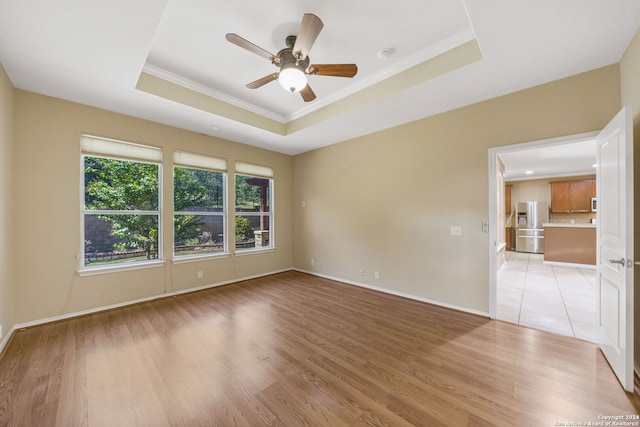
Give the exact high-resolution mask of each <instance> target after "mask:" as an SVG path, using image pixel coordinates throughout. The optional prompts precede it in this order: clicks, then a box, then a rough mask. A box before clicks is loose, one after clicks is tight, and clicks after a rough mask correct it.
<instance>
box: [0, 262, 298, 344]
mask: <svg viewBox="0 0 640 427" xmlns="http://www.w3.org/2000/svg"><path fill="white" fill-rule="evenodd" d="M291 270H293V269H292V268H285V269H282V270H276V271H270V272H268V273H262V274H256V275H253V276H247V277H239V278H236V279H231V280H225V281H223V282H216V283H212V284H209V285H203V286H198V287H195V288H188V289H181V290H179V291H173V292H167V293H164V294H158V295H152V296H149V297H144V298H138V299H135V300H130V301H125V302H120V303H117V304H110V305H105V306H101V307H95V308H90V309H87V310H81V311H75V312H73V313H66V314H60V315H57V316H51V317H46V318H43V319H37V320H32V321H29V322H24V323H19V324H16V325H13V327H12V328H11V330H10V331H9V333H8V334H7V335H6V337H5V338H4V340H2V343H0V353H1V352H2V350H4V346H5V345H6V344H7V343H8V342H9V338H10V337H11V335H12V334H13V333H14V332H15V331H17V330H19V329H22V328H30V327H32V326H38V325H43V324H45V323H51V322H58V321H60V320H67V319H72V318H74V317H79V316H85V315H87V314H93V313H99V312H101V311H107V310H113V309H115V308H121V307H126V306H128V305H133V304H139V303H142V302H148V301H153V300H157V299H162V298H169V297H172V296H176V295H181V294H188V293H190V292H197V291H201V290H204V289H210V288H215V287H218V286H224V285H229V284H232V283H237V282H243V281H245V280H251V279H257V278H259V277H264V276H270V275H272V274H277V273H282V272H285V271H291Z"/></svg>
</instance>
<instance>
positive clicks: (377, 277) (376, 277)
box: [373, 271, 380, 280]
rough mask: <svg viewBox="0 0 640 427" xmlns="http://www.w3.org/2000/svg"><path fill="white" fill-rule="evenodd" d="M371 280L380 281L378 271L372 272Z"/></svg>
mask: <svg viewBox="0 0 640 427" xmlns="http://www.w3.org/2000/svg"><path fill="white" fill-rule="evenodd" d="M373 278H374V279H376V280H380V272H379V271H374V272H373Z"/></svg>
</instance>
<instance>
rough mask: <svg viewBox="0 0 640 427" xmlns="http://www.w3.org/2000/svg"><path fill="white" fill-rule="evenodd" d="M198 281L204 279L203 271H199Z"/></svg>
mask: <svg viewBox="0 0 640 427" xmlns="http://www.w3.org/2000/svg"><path fill="white" fill-rule="evenodd" d="M198 279H202V271H198Z"/></svg>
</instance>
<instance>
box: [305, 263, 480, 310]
mask: <svg viewBox="0 0 640 427" xmlns="http://www.w3.org/2000/svg"><path fill="white" fill-rule="evenodd" d="M293 270H295V271H299V272H301V273H307V274H311V275H312V276H318V277H322V278H325V279H329V280H335V281H336V282H342V283H347V284H349V285H354V286H359V287H361V288H367V289H371V290H374V291H378V292H383V293H385V294H390V295H395V296H398V297H403V298H407V299H412V300H414V301H420V302H425V303H427V304H433V305H437V306H439V307H444V308H449V309H451V310H456V311H462V312H464V313H469V314H475V315H478V316H482V317H487V318H489V317H491V316H490V315H489V312H484V311H480V310H473V309H471V308H467V307H461V306H458V305H453V304H447V303H445V302H442V301H436V300H432V299H429V298H422V297H418V296H416V295H411V294H405V293H403V292H396V291H392V290H390V289H386V288H380V287H378V286H371V285H368V284H366V283H361V282H356V281H353V280H348V279H342V278H340V277H333V276H328V275H326V274H321V273H318V272H316V271H308V270H303V269H300V268H294V269H293Z"/></svg>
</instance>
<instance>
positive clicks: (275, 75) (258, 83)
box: [246, 73, 278, 89]
mask: <svg viewBox="0 0 640 427" xmlns="http://www.w3.org/2000/svg"><path fill="white" fill-rule="evenodd" d="M277 78H278V73H273V74H269V75H268V76H264V77H262V78H259V79H258V80H256V81H255V82H251V83H247V85H246V86H247V87H248V88H249V89H258V88H259V87H262V86H264V85H266V84H267V83H271V82H272V81H274V80H276V79H277Z"/></svg>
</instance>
